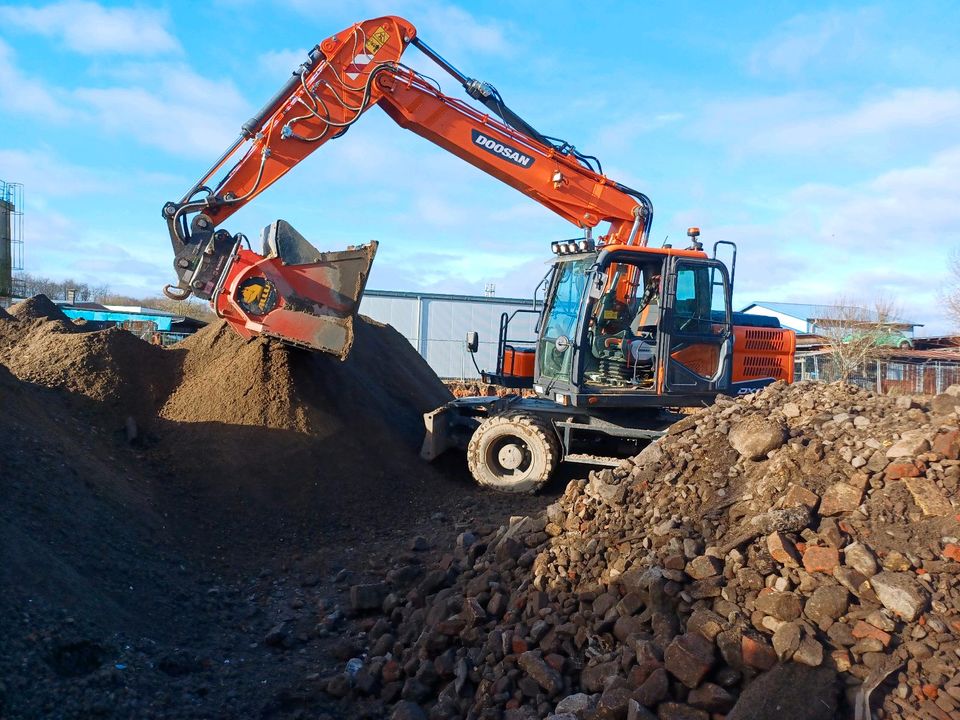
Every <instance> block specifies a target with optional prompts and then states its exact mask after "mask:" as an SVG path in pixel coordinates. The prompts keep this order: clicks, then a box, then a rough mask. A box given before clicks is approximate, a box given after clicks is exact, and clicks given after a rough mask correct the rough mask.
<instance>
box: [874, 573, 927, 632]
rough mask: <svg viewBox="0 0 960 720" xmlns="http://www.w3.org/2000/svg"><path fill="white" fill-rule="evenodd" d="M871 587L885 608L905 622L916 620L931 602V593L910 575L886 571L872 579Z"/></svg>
mask: <svg viewBox="0 0 960 720" xmlns="http://www.w3.org/2000/svg"><path fill="white" fill-rule="evenodd" d="M870 586H871V587H872V588H873V589H874V592H876V593H877V597H878V598H879V599H880V602H881V603H882V604H883V606H884V607H885V608H887V610H890V611H891V612H894V613H896V614H897V615H899V616H900V617H902V618H903V619H904V620H916V619H917V616H918V615H920V613H921V612H923V610H924V609H925V608H926V607H927V603H928V602H929V601H930V597H929V593H927V591H926V590H925V589H924V588H923V587H922V586H921V585H920V583H918V582H917V581H916V579H914V577H913V576H912V575H911V574H910V573H906V572H888V571H884V572H882V573H878V574H877V575H874V576H873V577H872V578H870Z"/></svg>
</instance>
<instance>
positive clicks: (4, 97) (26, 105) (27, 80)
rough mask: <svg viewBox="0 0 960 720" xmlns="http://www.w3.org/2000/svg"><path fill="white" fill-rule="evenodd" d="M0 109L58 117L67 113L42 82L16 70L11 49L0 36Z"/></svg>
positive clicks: (44, 116)
mask: <svg viewBox="0 0 960 720" xmlns="http://www.w3.org/2000/svg"><path fill="white" fill-rule="evenodd" d="M0 111H4V112H15V113H24V114H28V115H30V116H31V117H43V118H47V119H57V118H59V119H61V120H63V119H66V117H67V114H68V113H67V109H66V108H64V107H63V105H62V104H61V103H60V102H58V101H57V99H56V98H55V97H54V95H53V92H52V91H50V90H48V89H47V87H46V86H45V85H44V83H43V82H42V81H40V80H38V79H37V78H34V77H30V76H28V75H25V74H24V73H23V72H21V71H20V69H19V68H18V67H17V66H16V63H15V62H14V52H13V48H11V47H10V46H9V45H7V44H6V43H5V42H4V41H3V39H0Z"/></svg>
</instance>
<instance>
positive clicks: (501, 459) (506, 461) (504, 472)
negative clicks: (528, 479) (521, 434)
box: [486, 436, 533, 480]
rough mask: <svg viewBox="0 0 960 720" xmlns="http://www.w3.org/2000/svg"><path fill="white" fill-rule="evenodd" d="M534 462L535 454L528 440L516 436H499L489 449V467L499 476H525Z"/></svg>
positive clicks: (487, 458) (515, 477)
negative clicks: (531, 450)
mask: <svg viewBox="0 0 960 720" xmlns="http://www.w3.org/2000/svg"><path fill="white" fill-rule="evenodd" d="M532 463H533V454H532V453H531V452H530V448H529V446H528V445H527V443H526V442H524V441H523V440H522V439H521V438H518V437H516V436H508V437H503V438H498V439H497V440H496V442H492V443H490V447H489V448H488V449H487V457H486V464H487V467H488V468H489V469H490V470H491V471H492V472H493V474H494V475H496V476H497V477H499V478H503V479H511V480H516V479H520V478H523V477H524V476H525V475H526V474H527V473H528V472H529V471H530V466H531V465H532Z"/></svg>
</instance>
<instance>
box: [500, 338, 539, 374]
mask: <svg viewBox="0 0 960 720" xmlns="http://www.w3.org/2000/svg"><path fill="white" fill-rule="evenodd" d="M535 358H536V352H535V351H534V350H533V348H518V347H513V346H511V345H507V346H506V347H504V348H503V374H504V375H509V376H510V377H524V378H526V377H528V378H532V377H533V371H534V359H535Z"/></svg>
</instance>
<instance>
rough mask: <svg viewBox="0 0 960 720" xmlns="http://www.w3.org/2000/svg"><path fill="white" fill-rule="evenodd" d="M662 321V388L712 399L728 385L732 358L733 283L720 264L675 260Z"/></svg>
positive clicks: (659, 385) (670, 267)
mask: <svg viewBox="0 0 960 720" xmlns="http://www.w3.org/2000/svg"><path fill="white" fill-rule="evenodd" d="M668 267H669V270H668V272H667V276H666V282H665V287H664V303H663V316H662V317H661V319H660V323H661V324H660V343H659V346H660V349H659V351H660V358H659V360H660V367H661V374H660V376H659V377H658V382H657V386H658V390H659V391H660V392H661V393H662V394H667V393H674V394H701V393H702V394H704V395H712V394H715V393H717V392H719V391H720V390H721V388H723V387H725V386H726V385H727V378H729V376H730V367H731V362H732V359H733V333H732V329H731V308H730V279H729V277H728V274H727V269H726V268H725V267H724V266H723V264H722V263H720V262H718V261H716V260H701V259H698V258H684V257H672V258H670V260H669V262H668Z"/></svg>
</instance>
